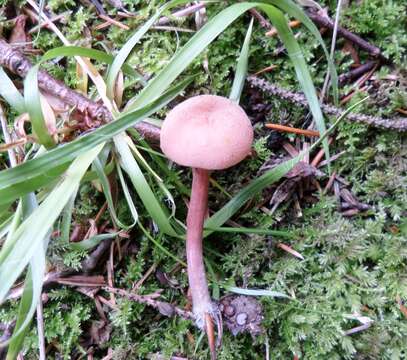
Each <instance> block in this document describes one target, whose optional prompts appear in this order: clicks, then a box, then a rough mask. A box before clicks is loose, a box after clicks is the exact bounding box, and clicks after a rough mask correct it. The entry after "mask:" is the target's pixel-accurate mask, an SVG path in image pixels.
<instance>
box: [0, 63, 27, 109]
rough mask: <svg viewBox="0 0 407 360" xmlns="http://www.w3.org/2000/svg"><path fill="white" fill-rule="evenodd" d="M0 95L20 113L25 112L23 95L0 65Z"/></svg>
mask: <svg viewBox="0 0 407 360" xmlns="http://www.w3.org/2000/svg"><path fill="white" fill-rule="evenodd" d="M0 95H1V96H2V97H3V98H4V100H6V101H7V102H8V103H9V104H10V106H11V107H12V108H14V109H16V110H17V111H18V112H19V113H20V114H22V113H24V112H26V110H25V102H24V98H23V96H22V95H21V94H20V92H19V91H18V90H17V88H16V87H15V85H14V83H13V82H12V81H11V79H10V78H9V77H8V76H7V74H6V73H5V71H4V70H3V68H2V67H0Z"/></svg>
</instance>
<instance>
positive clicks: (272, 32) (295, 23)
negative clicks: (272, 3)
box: [266, 20, 301, 37]
mask: <svg viewBox="0 0 407 360" xmlns="http://www.w3.org/2000/svg"><path fill="white" fill-rule="evenodd" d="M300 25H301V21H298V20H293V21H290V22H289V23H288V26H289V27H290V28H291V29H293V28H296V27H298V26H300ZM277 34H278V32H277V29H276V28H272V29H271V30H270V31H267V32H266V36H269V37H272V36H275V35H277Z"/></svg>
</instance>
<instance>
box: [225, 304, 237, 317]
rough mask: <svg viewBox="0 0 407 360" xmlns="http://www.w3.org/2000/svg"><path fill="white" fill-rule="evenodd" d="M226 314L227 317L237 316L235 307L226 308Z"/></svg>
mask: <svg viewBox="0 0 407 360" xmlns="http://www.w3.org/2000/svg"><path fill="white" fill-rule="evenodd" d="M224 311H225V314H226V315H227V316H233V315H235V308H234V307H233V306H230V305H229V306H226V308H225V310H224Z"/></svg>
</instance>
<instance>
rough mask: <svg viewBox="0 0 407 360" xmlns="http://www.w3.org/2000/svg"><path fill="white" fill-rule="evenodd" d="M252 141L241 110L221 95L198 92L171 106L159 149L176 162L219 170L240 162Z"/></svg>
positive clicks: (251, 135) (246, 120) (162, 130)
mask: <svg viewBox="0 0 407 360" xmlns="http://www.w3.org/2000/svg"><path fill="white" fill-rule="evenodd" d="M252 142H253V128H252V125H251V123H250V120H249V118H248V117H247V115H246V113H245V112H244V111H243V109H242V108H241V107H240V106H239V105H237V104H236V103H234V102H233V101H231V100H229V99H226V98H224V97H221V96H215V95H200V96H195V97H192V98H189V99H188V100H186V101H184V102H182V103H181V104H179V105H177V106H176V107H174V108H173V109H172V110H171V111H170V112H169V113H168V115H167V117H166V119H165V121H164V124H163V126H162V128H161V136H160V145H161V150H162V151H163V152H164V154H165V155H167V157H168V158H169V159H171V160H172V161H174V162H176V163H177V164H179V165H183V166H188V167H193V168H200V169H207V170H220V169H226V168H228V167H231V166H233V165H235V164H237V163H238V162H240V161H242V160H243V159H244V158H245V157H246V156H247V155H248V154H249V153H250V149H251V146H252Z"/></svg>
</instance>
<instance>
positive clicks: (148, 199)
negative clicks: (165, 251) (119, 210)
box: [114, 135, 177, 236]
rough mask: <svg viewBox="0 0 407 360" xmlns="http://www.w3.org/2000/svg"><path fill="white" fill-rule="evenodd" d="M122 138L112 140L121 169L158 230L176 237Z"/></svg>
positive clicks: (167, 217) (166, 216)
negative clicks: (127, 176) (128, 178)
mask: <svg viewBox="0 0 407 360" xmlns="http://www.w3.org/2000/svg"><path fill="white" fill-rule="evenodd" d="M123 136H124V135H118V136H116V137H115V138H114V143H115V147H116V150H117V152H118V155H119V156H120V165H121V167H122V168H123V169H124V170H125V171H126V173H127V174H128V175H129V177H130V180H131V182H132V183H133V185H134V188H135V190H136V191H137V194H138V196H139V197H140V199H141V201H142V202H143V205H144V206H145V208H146V210H147V211H148V213H149V214H150V216H151V217H152V219H153V220H154V222H155V223H156V224H157V226H158V227H159V228H160V230H161V231H163V232H164V233H166V234H168V235H172V236H177V233H176V232H175V230H174V229H173V228H172V226H171V223H170V221H169V218H170V216H169V215H168V214H166V212H165V210H164V208H163V207H162V206H161V204H160V203H159V202H158V201H157V199H156V197H155V195H154V192H153V191H152V190H151V188H150V186H149V184H148V182H147V180H146V179H145V177H144V175H143V172H142V171H141V169H140V167H139V165H138V163H137V161H136V160H135V159H134V157H133V155H132V153H131V150H130V148H129V146H128V144H127V142H126V141H125V139H124V138H123Z"/></svg>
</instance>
